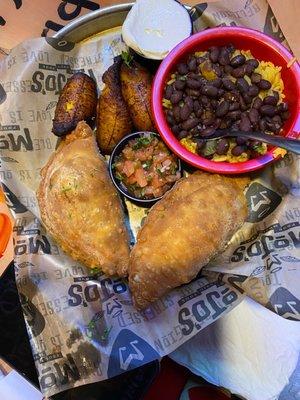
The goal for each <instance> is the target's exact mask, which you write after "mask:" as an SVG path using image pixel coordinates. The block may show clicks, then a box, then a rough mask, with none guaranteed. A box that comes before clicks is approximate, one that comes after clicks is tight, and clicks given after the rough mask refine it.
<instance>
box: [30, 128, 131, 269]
mask: <svg viewBox="0 0 300 400" xmlns="http://www.w3.org/2000/svg"><path fill="white" fill-rule="evenodd" d="M41 176H42V179H41V182H40V186H39V189H38V193H37V197H38V202H39V207H40V212H41V218H42V221H43V223H44V225H45V227H46V229H47V231H48V232H49V233H50V234H51V235H52V236H53V238H54V239H55V240H56V242H57V243H58V244H59V245H60V247H61V248H62V249H63V250H64V251H65V252H66V253H67V254H68V255H70V256H71V257H72V258H74V259H75V260H78V261H80V262H82V263H83V264H85V265H86V266H88V267H90V268H93V267H99V268H100V269H101V270H102V271H103V272H104V273H106V274H107V275H119V276H126V274H127V268H128V260H129V235H128V232H127V230H126V227H125V221H124V216H123V211H122V207H121V203H120V199H119V196H118V194H117V192H116V190H115V188H114V186H113V184H112V182H111V180H110V177H109V174H108V171H107V165H106V163H105V160H104V158H103V157H102V156H101V155H100V153H99V151H98V147H97V143H96V139H95V137H94V134H93V132H92V130H91V128H90V127H89V126H88V125H87V124H86V123H85V122H84V121H82V122H79V124H78V125H77V127H76V129H75V130H74V131H73V132H72V133H71V134H69V135H67V136H66V137H65V139H64V140H62V142H61V143H60V145H59V147H58V149H57V150H56V151H55V153H54V154H53V155H52V156H51V157H50V159H49V161H48V163H47V165H46V166H45V167H44V168H43V169H42V172H41Z"/></svg>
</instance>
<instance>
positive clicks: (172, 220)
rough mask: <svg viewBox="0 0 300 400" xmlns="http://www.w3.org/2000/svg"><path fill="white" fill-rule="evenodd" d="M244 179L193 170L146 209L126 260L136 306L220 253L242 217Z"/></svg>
mask: <svg viewBox="0 0 300 400" xmlns="http://www.w3.org/2000/svg"><path fill="white" fill-rule="evenodd" d="M247 183H248V178H245V177H241V178H235V177H225V176H221V175H216V174H208V173H205V172H200V171H199V172H196V173H194V174H192V175H190V176H189V177H187V178H183V179H181V180H180V181H178V182H177V183H176V184H175V186H174V187H173V189H172V190H170V191H169V192H168V193H167V194H166V195H165V196H164V198H163V199H162V200H160V201H159V202H158V203H156V204H155V205H154V206H153V207H152V209H151V210H150V212H149V214H148V216H147V219H146V221H145V223H144V225H143V227H142V228H141V230H140V231H139V233H138V237H137V243H136V244H135V246H134V248H133V250H132V252H131V255H130V261H129V285H130V289H131V291H132V295H133V299H134V303H135V305H136V307H137V308H139V309H141V308H145V307H147V306H148V305H149V304H150V303H151V302H153V301H155V300H157V299H158V298H160V297H161V296H163V295H164V294H166V293H167V292H169V291H170V290H171V289H173V288H175V287H177V286H180V285H182V284H184V283H187V282H190V281H191V280H192V279H193V278H195V276H196V275H197V274H198V273H199V271H200V270H201V268H202V267H203V266H204V265H206V264H207V263H208V262H209V261H210V260H211V259H212V258H213V257H215V256H216V255H217V254H218V253H220V252H221V251H222V250H224V248H225V246H226V244H227V243H228V241H229V240H230V239H231V237H232V236H233V234H234V233H235V232H236V231H237V230H238V229H239V228H240V227H241V225H242V224H243V222H244V221H245V219H246V216H247V202H246V198H245V196H244V194H243V190H244V188H245V186H246V184H247Z"/></svg>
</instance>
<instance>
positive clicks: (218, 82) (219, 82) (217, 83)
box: [210, 78, 222, 88]
mask: <svg viewBox="0 0 300 400" xmlns="http://www.w3.org/2000/svg"><path fill="white" fill-rule="evenodd" d="M210 84H211V85H213V86H214V87H216V88H219V87H221V85H222V79H221V78H216V79H214V80H213V81H210Z"/></svg>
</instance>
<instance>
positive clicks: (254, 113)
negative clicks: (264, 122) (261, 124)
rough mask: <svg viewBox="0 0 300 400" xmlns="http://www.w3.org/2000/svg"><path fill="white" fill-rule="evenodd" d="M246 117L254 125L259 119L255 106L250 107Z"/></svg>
mask: <svg viewBox="0 0 300 400" xmlns="http://www.w3.org/2000/svg"><path fill="white" fill-rule="evenodd" d="M248 117H249V119H250V122H251V124H253V125H256V124H257V123H258V120H259V112H258V111H257V109H256V108H251V110H250V111H249V113H248Z"/></svg>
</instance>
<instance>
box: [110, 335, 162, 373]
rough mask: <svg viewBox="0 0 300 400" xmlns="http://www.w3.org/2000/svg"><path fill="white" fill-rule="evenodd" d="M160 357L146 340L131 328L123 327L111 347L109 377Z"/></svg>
mask: <svg viewBox="0 0 300 400" xmlns="http://www.w3.org/2000/svg"><path fill="white" fill-rule="evenodd" d="M159 358H160V355H159V354H158V353H157V351H156V350H155V349H154V348H153V347H152V346H150V344H149V343H147V342H146V340H144V339H142V338H141V337H140V336H138V335H137V334H136V333H134V332H132V331H130V330H129V329H122V330H121V331H120V332H119V334H118V336H117V337H116V340H115V341H114V344H113V346H112V349H111V353H110V356H109V362H108V368H107V377H108V378H112V377H113V376H116V375H120V374H122V373H124V371H130V370H132V369H134V368H137V367H141V366H142V365H144V364H147V363H149V362H150V361H153V360H157V359H159Z"/></svg>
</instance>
